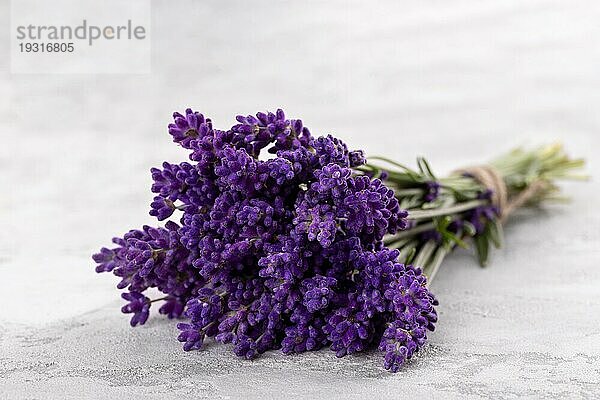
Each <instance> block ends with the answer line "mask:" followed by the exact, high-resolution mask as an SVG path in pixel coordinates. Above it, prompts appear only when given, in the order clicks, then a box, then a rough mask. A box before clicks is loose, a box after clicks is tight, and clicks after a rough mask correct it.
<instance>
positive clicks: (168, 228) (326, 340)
mask: <svg viewBox="0 0 600 400" xmlns="http://www.w3.org/2000/svg"><path fill="white" fill-rule="evenodd" d="M169 133H170V134H171V136H172V137H173V141H174V142H176V143H178V144H179V145H180V146H181V147H183V148H184V149H186V150H187V151H188V152H189V158H190V160H191V162H189V163H188V162H183V163H180V164H170V163H168V162H165V163H163V165H162V168H152V169H151V173H152V179H153V181H154V183H153V185H152V189H151V190H152V192H153V193H155V194H156V197H154V200H153V201H152V203H151V210H150V215H153V216H155V217H156V218H157V219H158V220H159V221H166V222H165V223H164V226H162V227H149V226H143V227H142V229H140V230H131V231H129V232H128V233H126V234H125V235H124V236H123V237H119V238H114V239H113V243H114V245H115V246H114V247H113V248H110V249H109V248H102V249H101V250H100V252H99V253H98V254H95V255H94V256H93V258H94V261H95V262H96V263H97V267H96V271H97V272H112V273H113V274H114V275H116V276H118V277H119V278H120V279H121V281H120V282H119V284H118V285H117V287H118V288H119V289H125V292H124V293H123V294H122V297H123V299H125V300H126V301H127V304H126V305H125V306H123V308H122V311H123V312H124V313H128V314H132V318H131V325H132V326H135V325H142V324H144V323H145V322H146V320H147V319H148V315H149V310H150V307H151V305H152V304H153V303H157V302H160V303H161V306H160V309H159V312H160V313H161V314H165V315H166V316H167V317H168V318H185V319H186V321H185V322H181V323H179V324H178V325H177V327H178V329H179V331H180V333H179V337H178V340H179V341H180V342H182V343H183V349H184V350H185V351H189V350H198V349H200V348H201V347H202V345H203V343H204V341H205V340H206V339H207V338H214V340H216V341H217V342H220V343H231V344H232V347H233V351H234V353H235V354H236V355H238V356H240V357H244V358H246V359H252V358H255V357H256V356H258V355H259V354H261V353H263V352H265V351H267V350H271V349H281V351H282V352H283V353H285V354H290V353H301V352H304V351H310V350H318V349H320V348H322V347H325V346H328V347H329V348H330V349H331V350H333V351H334V352H335V354H336V356H338V357H342V356H345V355H347V354H352V353H357V352H360V351H363V350H366V349H368V348H371V347H378V349H379V350H380V351H382V352H383V355H384V367H385V368H386V369H388V370H391V371H393V372H396V371H398V370H399V368H400V367H401V366H402V365H403V363H404V362H405V361H406V360H408V359H410V358H411V357H412V356H413V355H414V354H415V353H416V352H417V351H418V350H419V349H420V348H421V347H423V345H424V344H425V342H426V340H427V331H433V330H434V326H435V323H436V322H437V315H436V311H435V306H436V305H437V304H438V302H437V300H436V299H435V297H434V295H433V294H432V293H431V292H430V291H429V289H428V283H430V282H431V280H432V279H433V278H434V277H435V275H436V272H437V271H438V269H439V268H440V265H441V263H442V261H443V259H444V257H445V256H446V255H447V254H448V253H449V252H450V251H452V249H453V248H454V247H456V246H464V247H466V246H468V245H469V242H472V243H474V247H475V249H476V251H477V254H478V256H479V260H480V262H481V264H482V265H485V263H486V262H487V260H488V256H489V253H490V250H489V249H490V246H496V247H499V246H500V245H501V242H502V223H503V221H504V220H505V219H506V218H507V217H508V216H509V215H510V214H511V213H512V212H513V211H514V210H515V209H517V208H519V207H522V206H535V205H539V204H541V203H543V202H545V201H549V200H555V199H559V198H560V196H559V193H558V192H559V191H558V188H557V187H556V185H555V180H557V179H561V178H565V179H579V178H582V177H581V176H579V175H576V174H574V173H573V171H574V170H576V169H578V168H580V167H582V165H583V161H582V160H572V159H570V158H568V157H567V156H566V155H565V154H564V153H563V150H562V149H561V147H560V146H556V145H553V146H549V147H543V148H540V149H536V150H533V151H523V150H515V151H513V152H511V153H509V154H507V155H505V156H503V157H501V158H499V159H497V160H495V161H493V162H491V163H489V164H486V165H483V166H476V167H470V168H464V169H461V170H457V171H456V172H455V173H453V174H452V175H451V176H449V177H447V178H437V177H436V176H435V175H434V173H433V171H432V169H431V168H430V166H429V164H428V163H427V162H426V161H425V160H424V159H418V162H417V166H418V168H417V169H411V168H408V167H405V166H404V165H402V164H399V163H397V162H395V161H392V160H388V159H384V158H372V159H369V161H368V162H367V160H366V158H365V156H364V154H363V152H362V151H360V150H357V151H352V150H349V149H348V148H347V146H346V145H345V144H344V143H343V142H342V141H341V140H339V139H337V138H335V137H333V136H331V135H328V136H322V137H318V138H315V137H313V136H311V134H310V132H309V130H308V129H307V128H306V127H305V126H304V125H303V124H302V121H300V120H294V119H292V120H290V119H286V117H285V115H284V113H283V111H282V110H278V111H277V112H276V113H275V114H273V113H266V114H265V113H258V114H256V117H254V116H247V117H244V116H238V117H237V124H235V125H234V126H232V127H231V129H229V130H226V131H223V130H218V129H215V128H213V125H212V122H211V120H210V119H207V118H205V117H204V116H203V115H202V114H199V113H197V112H194V111H192V110H190V109H188V110H186V112H185V114H180V113H175V114H174V122H173V123H172V124H170V125H169ZM265 153H267V154H265ZM176 213H177V215H176V216H175V214H176ZM176 221H178V222H176ZM150 288H156V289H158V291H160V292H162V293H163V294H164V295H163V296H159V297H158V298H154V299H151V298H149V297H147V296H146V295H145V292H146V290H148V289H150Z"/></svg>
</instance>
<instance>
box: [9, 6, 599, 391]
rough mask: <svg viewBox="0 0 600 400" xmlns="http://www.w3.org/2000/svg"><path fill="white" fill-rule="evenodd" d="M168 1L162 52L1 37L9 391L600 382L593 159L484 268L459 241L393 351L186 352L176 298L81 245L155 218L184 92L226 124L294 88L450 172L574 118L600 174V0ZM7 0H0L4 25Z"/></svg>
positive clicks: (308, 102) (569, 129) (332, 118)
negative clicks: (147, 293) (29, 67)
mask: <svg viewBox="0 0 600 400" xmlns="http://www.w3.org/2000/svg"><path fill="white" fill-rule="evenodd" d="M367 4H368V5H367ZM152 5H153V27H152V33H153V65H152V68H153V72H152V74H150V75H104V76H101V75H54V76H53V75H11V74H9V73H8V60H7V59H6V57H0V93H2V95H1V96H0V135H2V145H1V146H0V171H1V172H0V187H1V188H2V191H1V192H0V226H2V229H1V230H0V282H1V284H2V301H1V303H0V304H1V305H0V349H1V350H0V398H2V399H4V398H6V399H62V398H72V399H80V398H99V399H103V398H107V399H108V398H111V399H112V398H148V399H154V398H156V399H167V398H178V399H187V398H190V399H191V398H211V399H221V398H257V399H258V398H284V397H286V398H334V399H338V398H339V399H348V398H382V399H393V398H412V397H416V396H419V395H423V396H427V397H433V398H479V397H498V398H520V397H530V398H545V397H559V398H564V397H570V398H597V397H599V396H600V391H599V389H598V384H600V269H599V268H598V264H599V261H600V246H599V245H600V234H599V233H600V232H599V230H600V228H599V227H600V214H599V213H598V211H597V207H598V206H597V204H598V203H599V201H600V187H599V186H598V184H597V183H596V182H594V181H592V182H588V183H585V184H571V183H570V184H568V185H565V190H566V191H568V192H569V193H570V194H571V195H572V197H573V202H572V203H571V204H569V205H566V206H552V207H548V208H546V209H545V210H539V211H532V212H527V213H521V214H520V215H518V216H517V217H516V218H514V220H513V221H512V222H511V223H510V224H509V225H508V226H507V229H506V234H507V241H506V247H505V249H503V250H502V251H498V252H495V253H494V256H493V262H492V264H491V266H490V267H489V268H487V269H480V268H478V267H477V266H476V263H475V261H474V260H473V258H472V257H471V254H469V252H467V251H461V252H458V253H456V254H454V255H453V256H451V257H450V258H449V259H448V260H447V262H446V263H445V264H444V266H443V268H442V270H441V271H440V274H439V275H438V279H437V281H436V282H434V284H433V290H434V291H435V293H436V294H437V296H438V297H439V299H440V302H441V305H440V306H439V313H440V322H439V324H438V330H436V332H435V333H433V334H431V336H430V341H429V345H428V346H427V348H426V349H425V351H424V352H422V354H420V355H419V356H418V357H417V358H416V359H414V360H413V361H412V362H410V363H409V364H408V365H407V366H406V367H405V368H404V369H403V370H402V371H401V372H400V373H398V374H389V373H386V372H384V371H383V370H382V368H381V366H380V365H381V360H380V356H379V355H378V354H376V353H370V354H365V355H360V356H353V357H347V358H344V359H336V358H335V357H334V356H333V354H331V352H329V351H321V352H317V353H312V354H306V355H301V356H289V357H286V356H282V355H280V354H277V353H273V354H267V355H265V356H264V357H262V358H260V359H257V360H255V361H252V362H248V361H242V360H239V359H237V358H235V357H234V356H233V354H232V353H231V352H230V351H229V349H228V348H227V347H225V346H217V345H215V344H213V343H210V344H209V345H208V346H207V349H206V350H205V351H201V352H195V353H183V352H182V351H180V346H179V344H178V343H177V341H176V340H175V335H176V328H175V326H174V323H172V322H170V321H166V320H164V319H162V318H160V317H158V316H154V317H153V318H151V320H150V321H149V323H148V324H147V325H146V326H143V327H141V328H136V329H131V328H130V327H129V325H128V322H127V317H126V316H123V315H121V314H120V313H119V307H120V305H121V302H120V300H118V294H117V291H116V290H115V289H114V284H115V281H114V279H112V278H111V277H110V276H108V275H107V276H96V275H95V274H94V273H93V266H92V263H91V261H90V259H89V255H90V254H91V253H92V252H93V251H94V250H95V249H97V248H98V247H100V246H102V245H106V244H108V239H109V238H110V237H111V236H112V235H114V234H120V233H122V232H124V231H125V230H127V229H129V228H130V227H135V226H139V225H141V224H143V223H149V222H151V221H152V220H151V219H150V217H148V216H147V204H148V203H149V201H150V199H151V194H150V193H149V191H148V187H149V184H150V179H149V174H148V169H149V168H150V166H154V165H157V164H159V163H160V162H161V161H162V160H163V159H169V160H178V159H179V160H181V159H183V158H184V157H185V155H184V154H183V153H182V152H180V151H178V149H177V148H176V147H175V146H171V145H170V143H169V139H168V137H167V136H166V134H165V133H166V131H165V129H164V128H165V124H166V123H167V121H168V119H169V114H170V112H171V111H172V110H173V109H183V108H184V107H186V106H188V105H190V106H193V107H195V108H196V109H200V110H202V111H204V112H205V113H206V114H208V115H210V116H212V117H213V120H215V122H216V124H217V126H227V125H228V124H230V123H231V122H232V119H231V116H232V115H235V114H237V113H250V112H254V111H258V110H264V109H271V110H272V109H274V108H275V107H278V106H282V107H284V108H285V109H286V111H287V112H288V114H289V115H292V116H299V117H302V118H303V119H304V121H305V123H306V125H308V126H309V127H311V128H312V130H313V132H315V133H324V132H325V133H326V132H335V133H336V134H337V135H339V136H340V137H343V138H345V139H346V140H347V141H348V142H350V143H352V145H353V146H355V147H362V148H365V149H366V150H367V151H368V152H369V153H370V154H375V153H379V154H386V155H389V156H392V157H395V158H398V159H401V160H405V162H410V160H412V159H414V157H415V156H416V155H420V154H424V155H427V156H428V157H429V159H430V161H431V162H432V164H433V165H434V167H437V169H438V170H439V171H442V172H443V171H448V170H450V169H452V168H454V167H457V166H460V165H464V164H467V163H471V162H481V161H485V159H487V158H488V157H490V156H493V155H495V154H496V153H497V152H499V151H504V150H507V149H508V148H510V147H512V146H515V145H521V144H538V143H543V142H548V141H554V140H560V141H563V142H564V143H565V144H566V146H567V148H568V150H569V151H570V152H571V153H572V154H575V155H579V156H583V157H586V158H588V159H589V166H588V171H589V172H590V173H591V174H592V175H594V176H596V177H597V176H598V175H599V173H600V166H599V165H598V161H597V159H596V158H595V156H596V155H597V152H598V147H599V145H600V136H599V132H600V112H599V109H598V104H599V100H600V75H599V74H598V71H599V70H600V46H598V43H599V39H600V24H598V17H599V16H600V5H599V4H598V3H597V2H594V1H591V0H588V1H579V2H554V1H549V0H540V1H516V0H514V1H503V2H478V1H474V0H466V1H460V2H427V4H421V3H412V4H411V3H410V2H398V1H384V2H378V3H377V4H376V5H374V4H371V3H370V2H358V1H356V2H342V1H328V2H314V3H313V2H310V3H309V4H306V3H304V2H296V3H295V5H293V4H291V3H288V2H266V1H258V2H253V4H252V5H248V4H247V2H242V1H235V2H217V1H208V2H202V3H200V2H192V1H184V2H178V3H177V4H176V5H175V4H174V2H167V1H166V0H160V1H153V3H152ZM8 14H9V13H8V2H7V1H6V0H3V1H0V25H2V26H7V25H8V21H7V20H6V19H7V18H8V17H7V16H8ZM7 34H8V32H7V30H2V31H1V32H0V54H7V53H8V37H7Z"/></svg>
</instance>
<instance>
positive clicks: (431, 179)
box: [358, 144, 587, 284]
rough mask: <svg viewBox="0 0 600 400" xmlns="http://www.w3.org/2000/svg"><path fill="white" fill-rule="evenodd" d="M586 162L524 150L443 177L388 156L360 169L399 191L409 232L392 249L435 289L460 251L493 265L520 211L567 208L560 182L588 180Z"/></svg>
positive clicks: (551, 150)
mask: <svg viewBox="0 0 600 400" xmlns="http://www.w3.org/2000/svg"><path fill="white" fill-rule="evenodd" d="M583 166H584V160H583V159H572V158H570V157H569V156H568V155H567V154H566V153H565V151H564V149H563V147H562V145H560V144H551V145H547V146H542V147H539V148H536V149H531V150H524V149H521V148H518V149H515V150H513V151H510V152H509V153H507V154H505V155H503V156H501V157H499V158H497V159H494V160H492V161H491V162H489V163H487V164H485V165H481V166H474V167H467V168H462V169H459V170H457V171H454V172H453V173H451V174H450V175H449V176H447V177H445V178H438V177H436V175H435V174H434V173H433V171H432V168H431V167H430V165H429V163H428V162H427V161H426V160H425V159H424V158H418V159H417V168H416V169H412V168H409V167H407V166H405V165H402V164H399V163H397V162H396V161H393V160H390V159H388V158H384V157H372V158H370V159H369V160H368V163H367V164H366V165H363V166H361V167H359V168H358V170H359V171H361V172H362V173H365V174H368V175H370V176H373V177H379V178H381V179H382V180H384V182H385V183H386V185H387V186H389V187H391V188H392V189H394V191H395V193H396V197H397V198H398V200H399V202H400V207H401V208H403V209H406V210H408V211H409V219H410V221H411V224H410V227H409V229H407V230H404V231H401V232H399V233H397V234H395V235H388V236H387V237H386V238H385V244H386V245H387V246H388V247H391V248H396V249H398V250H399V251H400V256H399V261H400V262H403V263H405V264H413V265H415V266H418V267H420V268H422V270H423V272H424V274H425V275H426V276H427V277H428V284H430V283H431V282H432V281H433V279H434V278H435V276H436V274H437V272H438V270H439V268H440V266H441V264H442V261H443V260H444V258H445V257H446V255H448V254H449V253H450V252H451V251H452V250H453V249H455V248H456V247H457V246H460V247H465V248H466V247H469V246H470V245H471V244H472V245H473V247H474V248H475V251H476V254H477V257H478V259H479V263H480V265H481V266H486V265H487V263H488V260H489V255H490V248H491V247H492V246H493V247H496V248H499V247H501V246H502V242H503V230H502V225H503V223H504V222H505V221H506V220H507V219H508V218H509V216H510V215H512V214H513V212H514V211H515V210H517V209H518V208H521V207H536V206H539V205H541V204H543V203H547V202H557V201H566V200H568V198H567V197H565V196H563V195H562V194H561V192H560V189H559V187H558V186H557V181H559V180H585V179H587V176H586V175H583V174H581V173H579V172H578V170H579V169H581V168H582V167H583Z"/></svg>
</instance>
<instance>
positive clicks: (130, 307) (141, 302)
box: [121, 292, 150, 326]
mask: <svg viewBox="0 0 600 400" xmlns="http://www.w3.org/2000/svg"><path fill="white" fill-rule="evenodd" d="M121 297H122V298H123V299H125V300H127V301H128V302H129V303H127V304H126V305H124V306H123V307H122V308H121V312H123V313H125V314H133V316H132V317H131V326H136V325H138V324H139V325H144V323H145V322H146V320H147V319H148V315H149V313H150V299H149V298H147V297H146V296H144V295H143V294H141V293H138V292H127V293H123V294H122V295H121Z"/></svg>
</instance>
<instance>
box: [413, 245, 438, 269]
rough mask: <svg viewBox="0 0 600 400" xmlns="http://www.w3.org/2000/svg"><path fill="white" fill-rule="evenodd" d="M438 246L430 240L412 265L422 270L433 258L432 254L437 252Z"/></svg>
mask: <svg viewBox="0 0 600 400" xmlns="http://www.w3.org/2000/svg"><path fill="white" fill-rule="evenodd" d="M436 246H437V243H436V242H435V241H433V240H428V241H427V243H425V244H424V245H423V247H421V250H419V254H417V257H416V258H415V260H414V262H413V263H412V264H413V265H414V266H416V267H420V268H421V269H422V268H423V267H424V266H425V263H426V262H427V261H428V260H429V257H431V254H432V253H433V251H434V250H435V247H436Z"/></svg>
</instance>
